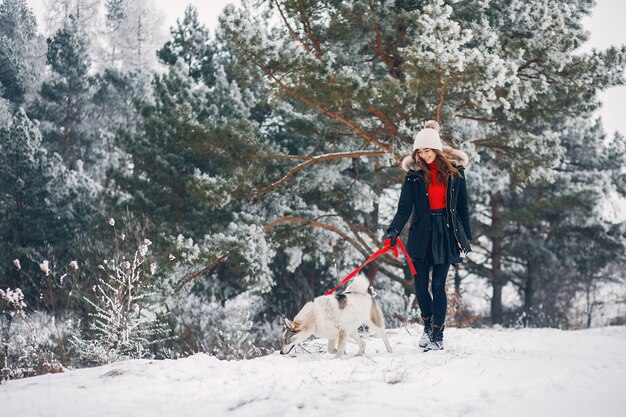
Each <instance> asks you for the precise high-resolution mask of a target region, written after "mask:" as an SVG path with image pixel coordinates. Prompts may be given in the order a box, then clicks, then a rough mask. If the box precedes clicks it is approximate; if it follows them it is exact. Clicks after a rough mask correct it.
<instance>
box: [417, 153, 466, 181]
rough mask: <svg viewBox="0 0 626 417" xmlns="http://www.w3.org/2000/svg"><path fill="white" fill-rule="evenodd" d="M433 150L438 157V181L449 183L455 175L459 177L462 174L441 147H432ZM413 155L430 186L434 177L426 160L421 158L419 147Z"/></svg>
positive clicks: (436, 163) (436, 165) (436, 160)
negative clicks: (431, 175)
mask: <svg viewBox="0 0 626 417" xmlns="http://www.w3.org/2000/svg"><path fill="white" fill-rule="evenodd" d="M431 151H433V152H434V153H435V154H436V155H437V158H435V167H436V168H437V182H439V183H443V184H446V185H447V184H448V181H450V180H452V179H453V178H454V176H455V175H458V176H459V177H460V176H461V173H460V172H459V170H458V169H456V167H455V166H454V165H452V161H450V159H449V158H448V157H447V156H446V154H444V153H443V152H441V151H440V150H439V149H431ZM411 157H412V158H413V160H414V161H415V163H416V164H417V165H419V167H420V168H421V169H422V171H423V172H424V180H425V181H426V185H427V186H430V185H431V184H432V179H431V177H430V174H431V173H430V168H429V167H428V164H427V163H426V161H424V160H423V159H422V158H420V156H419V149H416V150H414V151H413V154H412V155H411Z"/></svg>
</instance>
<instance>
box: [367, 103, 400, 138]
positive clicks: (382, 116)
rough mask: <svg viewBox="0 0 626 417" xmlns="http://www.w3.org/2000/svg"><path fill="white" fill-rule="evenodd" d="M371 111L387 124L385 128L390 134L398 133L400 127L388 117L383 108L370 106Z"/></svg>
mask: <svg viewBox="0 0 626 417" xmlns="http://www.w3.org/2000/svg"><path fill="white" fill-rule="evenodd" d="M369 112H370V113H371V114H373V115H374V116H376V117H378V119H380V121H381V122H383V125H385V130H387V132H389V134H391V135H392V136H397V135H398V127H397V126H396V125H395V123H394V122H393V121H392V120H391V119H390V118H389V117H387V115H386V114H385V113H384V112H383V111H382V110H380V109H379V108H376V107H370V109H369Z"/></svg>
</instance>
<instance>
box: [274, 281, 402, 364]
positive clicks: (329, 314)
mask: <svg viewBox="0 0 626 417" xmlns="http://www.w3.org/2000/svg"><path fill="white" fill-rule="evenodd" d="M369 288H370V283H369V281H368V279H367V278H365V277H364V276H363V275H358V276H357V277H355V278H354V280H353V281H352V283H351V285H350V286H349V287H348V288H347V289H346V291H345V292H344V293H343V294H337V295H335V296H324V295H323V296H320V297H317V298H315V299H314V300H313V301H309V302H308V303H306V304H305V305H304V307H302V309H301V310H300V312H299V313H298V314H297V315H296V317H295V318H294V319H293V321H291V320H289V319H287V318H285V320H284V322H285V327H286V328H285V333H284V336H283V346H282V347H281V349H280V353H281V354H286V353H289V352H290V351H291V349H293V347H294V346H295V345H297V344H298V343H300V342H304V341H305V340H306V339H308V338H309V336H311V335H315V336H318V337H323V338H327V339H328V352H329V353H335V357H336V358H340V357H341V356H342V355H343V354H344V351H345V346H346V339H347V338H348V337H350V338H352V339H353V340H354V341H355V342H356V343H357V344H358V345H359V351H358V352H357V356H359V355H362V354H363V353H364V352H365V342H364V341H363V339H362V338H361V336H360V335H359V332H358V329H359V327H360V326H361V325H367V326H368V327H369V328H370V329H372V330H373V331H374V332H375V333H376V334H378V335H379V336H380V337H381V338H382V339H383V342H384V343H385V348H386V349H387V352H391V351H392V350H391V345H390V344H389V340H388V339H387V335H386V334H385V319H384V316H383V312H382V310H381V309H380V306H379V305H378V303H377V302H376V300H375V299H374V297H373V296H372V295H371V294H370V293H369V291H368V290H369Z"/></svg>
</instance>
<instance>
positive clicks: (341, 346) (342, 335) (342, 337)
mask: <svg viewBox="0 0 626 417" xmlns="http://www.w3.org/2000/svg"><path fill="white" fill-rule="evenodd" d="M345 349H346V331H345V330H343V329H342V330H339V341H338V342H337V353H335V358H337V359H339V358H341V357H342V356H343V353H344V351H345Z"/></svg>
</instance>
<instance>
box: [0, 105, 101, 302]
mask: <svg viewBox="0 0 626 417" xmlns="http://www.w3.org/2000/svg"><path fill="white" fill-rule="evenodd" d="M0 167H1V169H0V184H1V186H2V190H1V191H0V199H1V204H0V207H2V218H3V222H2V228H1V229H0V236H1V239H0V242H1V243H0V245H1V252H2V258H3V259H20V260H21V264H22V268H24V269H25V270H30V272H31V273H32V272H33V266H32V264H31V263H30V262H28V261H29V260H30V261H34V262H35V264H34V265H35V266H34V269H35V271H37V270H38V269H39V268H38V266H37V264H38V263H39V262H41V261H43V260H44V259H49V257H55V258H57V259H58V260H59V261H61V262H63V261H64V260H65V259H66V256H67V255H68V254H67V253H66V250H67V249H68V246H69V243H70V242H71V241H72V240H73V237H74V234H75V233H76V232H77V231H78V230H80V229H81V228H82V227H84V225H85V224H86V222H87V221H88V219H89V218H90V216H91V215H92V212H93V211H92V210H93V209H92V207H91V206H90V204H87V203H86V202H85V201H89V200H90V199H93V198H94V197H95V192H93V189H92V188H91V182H90V180H89V179H88V178H86V177H85V176H84V174H83V173H80V172H76V171H69V170H68V169H66V168H65V167H64V165H63V163H62V161H61V157H60V156H59V155H58V154H55V153H49V152H47V151H46V150H45V148H44V147H43V146H42V138H41V134H40V133H39V130H38V129H37V127H36V126H35V125H34V123H33V122H32V121H31V120H30V119H29V118H28V117H27V116H26V114H25V112H24V111H23V110H19V111H17V112H16V113H15V115H14V116H13V118H12V121H11V124H10V125H9V126H6V127H2V128H0ZM67 262H69V260H68V261H67ZM1 267H2V271H3V274H2V276H3V277H6V278H3V282H2V284H1V285H2V286H5V285H6V286H9V287H11V288H14V287H15V286H16V284H18V281H19V278H18V275H17V271H16V270H15V268H12V267H11V266H10V265H6V264H5V265H2V266H1ZM32 276H40V274H37V273H32ZM34 284H35V287H32V286H28V287H24V286H22V289H23V290H24V293H25V295H27V297H28V300H29V301H28V305H30V306H33V307H35V306H36V305H37V303H38V301H37V300H38V299H39V292H40V291H41V289H42V288H43V286H44V285H43V284H44V283H43V282H35V283H34ZM20 286H21V285H20Z"/></svg>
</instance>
